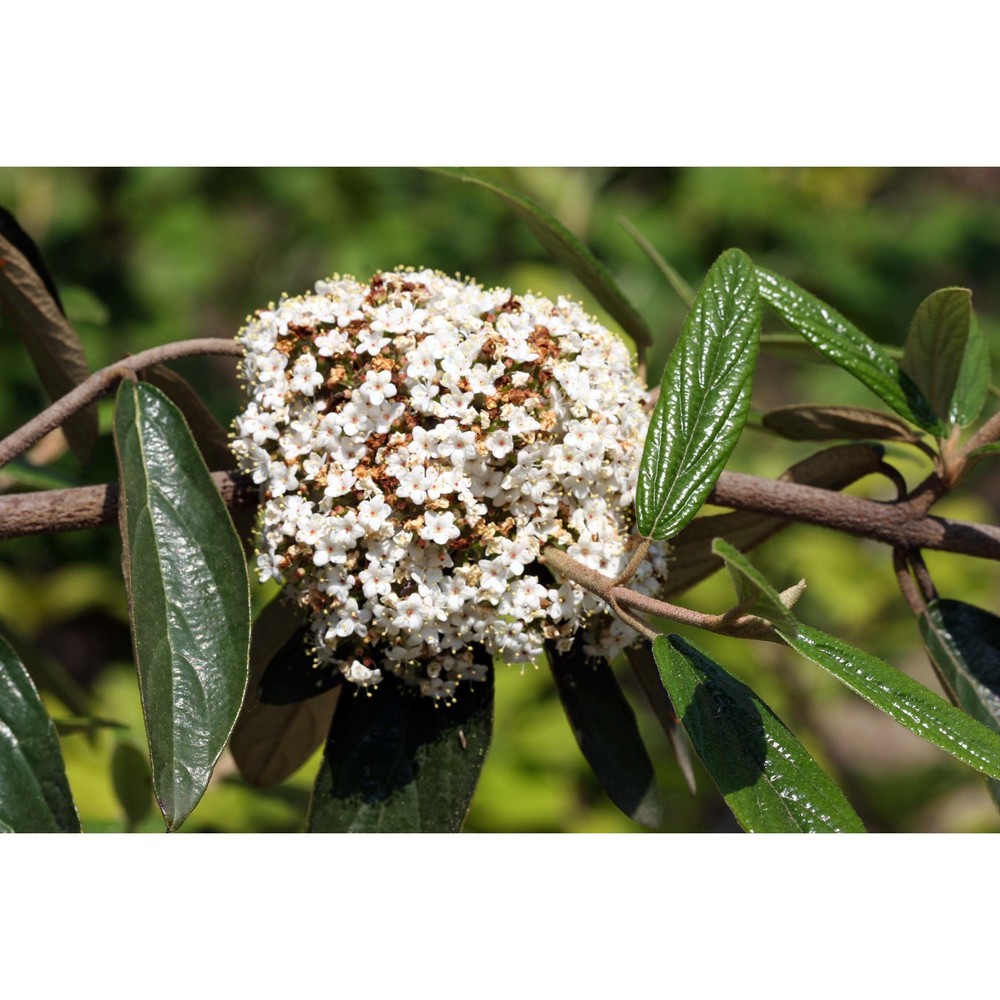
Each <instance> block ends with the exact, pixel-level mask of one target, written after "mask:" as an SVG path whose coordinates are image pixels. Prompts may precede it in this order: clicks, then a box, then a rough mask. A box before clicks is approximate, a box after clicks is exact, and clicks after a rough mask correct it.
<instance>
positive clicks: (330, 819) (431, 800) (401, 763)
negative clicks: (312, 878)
mask: <svg viewBox="0 0 1000 1000" xmlns="http://www.w3.org/2000/svg"><path fill="white" fill-rule="evenodd" d="M488 669H489V674H488V679H487V680H485V681H472V682H468V681H464V682H462V683H461V684H460V685H459V687H458V690H457V692H456V697H455V703H454V704H451V705H445V704H438V703H437V702H436V701H435V700H434V699H433V698H428V697H424V696H421V695H420V694H419V693H418V692H417V691H415V690H413V689H412V688H407V687H405V686H404V685H403V684H401V683H400V682H398V681H397V680H396V679H395V678H394V677H391V676H390V677H387V678H386V679H385V680H383V681H382V682H381V683H380V684H379V685H378V686H377V687H375V688H374V689H371V690H370V691H363V690H353V691H351V690H347V689H346V688H345V690H344V691H343V694H342V696H341V698H340V702H339V704H338V706H337V711H336V714H335V715H334V718H333V725H332V726H331V727H330V739H329V742H328V743H327V746H326V752H325V753H324V755H323V764H322V765H321V767H320V771H319V775H318V776H317V778H316V785H315V788H314V790H313V798H312V806H311V808H310V814H309V831H310V832H311V833H334V832H338V833H417V832H422V833H431V832H434V833H453V832H457V831H458V830H459V829H461V826H462V823H463V822H464V821H465V816H466V813H467V812H468V811H469V804H470V802H471V801H472V793H473V792H474V791H475V788H476V783H477V782H478V780H479V773H480V771H481V770H482V767H483V764H484V763H485V761H486V753H487V751H488V750H489V747H490V739H491V737H492V731H493V667H492V665H490V667H489V668H488Z"/></svg>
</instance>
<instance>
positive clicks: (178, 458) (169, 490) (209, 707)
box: [114, 380, 250, 830]
mask: <svg viewBox="0 0 1000 1000" xmlns="http://www.w3.org/2000/svg"><path fill="white" fill-rule="evenodd" d="M114 428H115V448H116V451H117V454H118V467H119V474H120V478H121V483H122V492H121V502H120V503H121V506H120V511H119V515H120V521H121V531H122V542H123V566H124V571H125V583H126V590H127V592H128V598H129V608H130V611H131V620H132V642H133V646H134V649H135V661H136V668H137V670H138V673H139V691H140V693H141V695H142V706H143V715H144V716H145V720H146V732H147V735H148V737H149V747H150V755H151V758H152V765H153V786H154V788H155V790H156V797H157V801H158V802H159V804H160V809H161V811H162V812H163V816H164V818H165V820H166V822H167V827H168V828H169V829H171V830H173V829H176V828H177V827H178V826H180V824H181V823H183V822H184V820H185V819H186V818H187V817H188V815H190V813H191V810H192V809H194V807H195V805H197V803H198V800H199V799H200V798H201V796H202V794H203V793H204V791H205V787H206V785H207V784H208V779H209V778H210V777H211V774H212V768H213V767H214V766H215V762H216V761H217V760H218V758H219V754H221V753H222V750H223V748H224V747H225V745H226V741H227V740H228V738H229V734H230V733H231V732H232V729H233V724H234V723H235V722H236V716H237V713H238V712H239V710H240V705H241V703H242V701H243V693H244V690H245V689H246V685H247V657H248V651H249V643H250V590H249V583H248V580H247V573H246V564H245V563H244V561H243V550H242V548H241V546H240V542H239V539H238V538H237V536H236V531H235V530H234V528H233V525H232V521H231V520H230V519H229V514H228V512H227V511H226V508H225V505H224V504H223V502H222V498H221V497H220V496H219V493H218V491H217V490H216V488H215V486H214V484H213V482H212V479H211V476H210V475H209V472H208V469H207V467H206V465H205V461H204V459H203V458H202V457H201V454H200V452H199V451H198V448H197V446H196V445H195V443H194V440H193V439H192V437H191V432H190V431H189V430H188V428H187V424H185V422H184V418H183V417H182V416H181V414H180V412H179V411H178V410H177V408H176V407H175V406H174V404H173V403H171V402H170V400H168V399H167V397H166V396H164V395H163V393H162V392H160V391H159V389H156V388H154V387H153V386H151V385H147V384H145V383H142V382H139V383H135V382H131V381H128V380H126V381H124V382H123V383H122V384H121V386H120V388H119V390H118V397H117V403H116V406H115V419H114Z"/></svg>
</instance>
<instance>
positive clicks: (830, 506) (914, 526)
mask: <svg viewBox="0 0 1000 1000" xmlns="http://www.w3.org/2000/svg"><path fill="white" fill-rule="evenodd" d="M708 501H709V503H713V504H717V505H718V506H720V507H731V508H733V509H735V510H752V511H757V512H758V513H760V514H773V515H774V516H775V517H781V518H784V519H785V520H788V521H801V522H804V523H806V524H818V525H820V526H822V527H824V528H833V529H834V530H836V531H843V532H845V533H846V534H849V535H857V536H859V537H861V538H871V539H874V540H875V541H879V542H885V544H886V545H891V546H893V547H895V548H902V549H941V550H943V551H946V552H959V553H962V554H963V555H968V556H979V557H980V558H982V559H997V560H1000V528H995V527H993V526H992V525H988V524H973V523H970V522H968V521H952V520H949V519H948V518H944V517H931V516H927V515H926V514H925V513H924V512H923V511H922V510H921V509H920V505H918V504H912V503H910V502H909V501H907V502H905V503H880V502H878V501H876V500H865V499H863V498H861V497H853V496H847V495H846V494H843V493H835V492H833V491H832V490H823V489H819V488H817V487H815V486H803V485H802V484H800V483H790V482H785V481H783V480H775V479H762V478H760V477H758V476H748V475H745V474H744V473H741V472H723V473H722V475H721V476H719V481H718V482H717V483H716V486H715V489H713V490H712V492H711V493H710V494H709V495H708Z"/></svg>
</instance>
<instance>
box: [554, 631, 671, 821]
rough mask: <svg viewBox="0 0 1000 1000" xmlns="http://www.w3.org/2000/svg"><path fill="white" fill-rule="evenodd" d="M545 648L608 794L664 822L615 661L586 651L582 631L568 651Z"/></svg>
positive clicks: (635, 813)
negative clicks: (612, 665)
mask: <svg viewBox="0 0 1000 1000" xmlns="http://www.w3.org/2000/svg"><path fill="white" fill-rule="evenodd" d="M546 653H547V654H548V660H549V666H550V667H551V669H552V676H553V677H554V678H555V682H556V688H557V689H558V691H559V698H560V700H561V701H562V705H563V709H564V710H565V712H566V718H567V719H569V724H570V727H571V728H572V730H573V735H574V736H575V737H576V742H577V744H578V745H579V747H580V751H581V752H582V753H583V756H584V757H586V758H587V763H588V764H590V767H591V769H592V770H593V772H594V774H595V775H596V776H597V780H598V781H600V783H601V787H602V788H603V789H604V790H605V791H606V792H607V793H608V798H610V799H611V801H612V802H614V804H615V805H616V806H618V808H619V809H621V811H622V812H623V813H625V815H626V816H628V817H630V818H631V819H634V820H635V821H636V822H637V823H642V824H643V825H644V826H650V827H654V828H655V827H657V826H659V825H660V820H661V818H662V815H663V805H662V803H661V802H660V792H659V789H658V788H657V786H656V774H655V773H654V771H653V765H652V763H651V762H650V759H649V754H648V753H647V752H646V747H645V746H644V745H643V742H642V737H641V736H640V735H639V727H638V726H637V725H636V721H635V715H634V714H633V712H632V709H631V708H630V707H629V703H628V702H627V701H626V700H625V695H624V694H623V693H622V689H621V688H620V687H619V686H618V681H617V680H616V679H615V675H614V671H613V670H612V669H611V664H610V663H608V661H607V660H604V659H592V658H590V657H588V656H586V655H585V654H584V652H583V636H582V634H580V633H578V634H577V638H576V639H575V640H574V641H573V645H572V647H571V648H570V649H569V650H568V651H567V652H565V653H560V652H558V651H557V650H556V647H555V643H553V642H548V643H546Z"/></svg>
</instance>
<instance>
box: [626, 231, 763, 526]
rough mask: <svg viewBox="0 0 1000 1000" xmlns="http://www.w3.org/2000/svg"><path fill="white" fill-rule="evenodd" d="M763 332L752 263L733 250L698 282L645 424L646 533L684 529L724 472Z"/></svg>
mask: <svg viewBox="0 0 1000 1000" xmlns="http://www.w3.org/2000/svg"><path fill="white" fill-rule="evenodd" d="M759 334H760V301H759V298H758V295H757V281H756V278H755V276H754V267H753V264H752V263H751V261H750V258H749V257H747V255H746V254H745V253H743V252H742V251H740V250H727V251H726V252H725V253H724V254H723V255H722V256H721V257H719V259H718V260H717V261H716V262H715V263H714V264H713V265H712V267H711V269H710V270H709V272H708V275H707V276H706V278H705V281H704V283H703V284H702V286H701V288H699V289H698V294H697V296H696V297H695V302H694V306H693V307H692V309H691V311H690V312H689V313H688V317H687V319H686V320H685V322H684V328H683V329H682V330H681V335H680V338H679V339H678V341H677V344H676V345H675V347H674V349H673V351H672V352H671V355H670V358H669V359H668V360H667V366H666V368H665V370H664V372H663V381H662V383H661V386H660V396H659V399H658V400H657V402H656V407H655V408H654V410H653V415H652V417H651V419H650V423H649V430H648V431H647V432H646V443H645V445H644V447H643V452H642V461H641V462H640V465H639V481H638V484H637V486H636V497H635V510H636V523H637V525H638V527H639V531H640V532H642V534H643V535H644V536H646V537H647V538H655V539H659V540H662V539H665V538H671V537H672V536H673V535H675V534H677V532H678V531H680V530H681V528H683V527H684V525H686V524H687V523H688V522H689V521H690V520H691V519H692V518H693V517H694V516H695V514H697V513H698V510H699V509H700V507H701V505H702V504H703V503H704V502H705V498H706V497H707V496H708V494H709V493H710V492H711V489H712V487H713V486H714V485H715V481H716V480H717V479H718V478H719V473H720V472H721V471H722V469H723V468H724V466H725V464H726V462H727V461H728V459H729V456H730V455H731V454H732V451H733V448H734V447H735V446H736V442H737V440H738V439H739V436H740V431H741V430H742V429H743V425H744V423H745V422H746V418H747V413H748V412H749V409H750V386H751V381H752V379H753V371H754V365H755V363H756V360H757V349H758V337H759Z"/></svg>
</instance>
